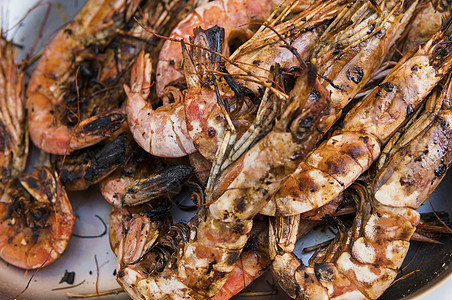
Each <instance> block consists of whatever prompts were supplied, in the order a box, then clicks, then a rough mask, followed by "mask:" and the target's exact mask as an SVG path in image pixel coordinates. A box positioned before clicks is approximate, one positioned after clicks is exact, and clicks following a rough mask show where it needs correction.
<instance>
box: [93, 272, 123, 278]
mask: <svg viewBox="0 0 452 300" xmlns="http://www.w3.org/2000/svg"><path fill="white" fill-rule="evenodd" d="M89 273H90V274H89V275H91V274H92V272H91V271H89ZM124 275H126V274H125V273H124V270H120V271H119V272H118V278H122V277H124Z"/></svg>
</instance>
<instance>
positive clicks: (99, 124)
mask: <svg viewBox="0 0 452 300" xmlns="http://www.w3.org/2000/svg"><path fill="white" fill-rule="evenodd" d="M128 2H130V3H129V4H127V5H126V4H125V3H124V1H122V0H91V1H88V2H87V3H86V4H85V6H84V7H83V8H82V9H81V10H80V11H79V13H78V14H77V15H76V17H75V18H74V20H72V21H71V22H69V24H68V25H66V26H65V28H63V29H61V30H60V31H59V32H58V33H57V35H56V36H55V38H54V39H53V40H52V42H51V43H50V44H49V45H48V46H47V47H46V48H45V49H44V53H43V55H42V57H41V58H40V60H39V62H38V64H37V66H36V69H35V70H34V72H33V74H32V77H31V79H30V82H29V86H28V90H27V101H26V105H27V109H28V112H29V118H28V124H29V127H30V137H31V139H32V141H33V143H34V144H35V145H36V146H37V147H38V148H41V149H43V150H45V151H47V152H50V153H54V154H69V153H70V152H71V151H73V150H76V149H81V148H85V147H87V146H90V145H93V144H95V143H97V142H99V141H100V140H102V139H104V138H105V136H108V135H109V134H111V133H112V132H114V131H116V130H117V129H119V128H120V127H121V125H122V123H123V122H124V120H125V117H126V116H125V115H124V113H123V112H121V111H120V110H119V109H118V108H119V107H118V106H116V107H111V106H109V105H108V103H109V101H112V99H111V98H109V97H108V93H109V92H110V90H108V89H107V90H106V92H104V93H101V94H102V96H107V98H106V100H105V99H103V101H100V102H103V103H102V104H101V107H102V108H99V107H98V105H99V104H92V102H91V101H88V102H87V104H85V105H84V102H85V101H83V100H84V99H79V97H88V98H89V97H91V96H93V95H84V94H83V91H84V90H85V86H86V88H87V89H88V92H89V93H94V92H93V91H92V90H91V89H90V87H91V86H92V85H93V84H94V83H93V82H97V80H101V79H106V78H98V76H102V75H106V76H108V75H109V74H97V72H99V71H98V70H92V68H91V67H92V66H96V65H97V64H99V63H101V62H99V61H97V60H98V59H99V58H101V57H102V56H97V57H93V56H92V55H90V53H89V49H90V47H89V46H91V45H92V44H96V46H98V47H101V46H105V45H106V44H107V43H108V42H109V41H110V40H111V39H112V35H113V33H114V32H115V29H116V28H118V27H119V26H120V24H123V22H124V20H127V19H130V17H131V16H132V15H133V13H134V10H135V9H137V6H136V1H128ZM84 51H87V52H85V53H84ZM102 63H104V62H102ZM113 66H114V64H113ZM77 70H79V71H77ZM85 70H86V72H85ZM79 72H80V74H81V75H83V78H82V79H83V80H82V79H79V78H77V75H78V73H79ZM107 73H108V72H107ZM107 78H108V77H107ZM85 79H86V80H85ZM79 80H80V81H81V82H79ZM74 83H75V84H74ZM72 84H74V87H72V86H71V85H72ZM72 92H75V96H74V95H73V94H72ZM80 92H82V94H81V96H80V94H79V93H80ZM119 94H120V93H119ZM115 96H118V95H115ZM72 98H74V99H72ZM85 100H86V99H85ZM89 100H91V99H89ZM107 100H108V101H107ZM113 102H114V101H113ZM110 103H112V102H110ZM65 105H67V106H69V107H70V108H69V110H67V107H65ZM80 105H81V107H80ZM86 105H88V106H86ZM85 106H86V107H85ZM80 109H82V110H80ZM98 109H99V110H100V111H99V110H98ZM85 110H88V111H87V112H85ZM81 118H83V119H81Z"/></svg>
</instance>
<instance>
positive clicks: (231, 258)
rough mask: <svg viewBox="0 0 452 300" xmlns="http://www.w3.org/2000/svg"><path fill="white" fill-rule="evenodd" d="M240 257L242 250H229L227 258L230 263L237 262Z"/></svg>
mask: <svg viewBox="0 0 452 300" xmlns="http://www.w3.org/2000/svg"><path fill="white" fill-rule="evenodd" d="M239 257H240V251H231V252H229V255H228V258H227V260H226V261H227V263H228V265H230V266H232V265H233V264H235V263H236V262H237V260H238V259H239Z"/></svg>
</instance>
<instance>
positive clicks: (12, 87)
mask: <svg viewBox="0 0 452 300" xmlns="http://www.w3.org/2000/svg"><path fill="white" fill-rule="evenodd" d="M14 59H15V51H14V46H13V45H12V44H11V43H10V42H8V41H6V39H4V37H3V35H1V36H0V101H1V102H0V137H1V142H0V174H1V178H0V199H1V201H6V202H8V199H3V198H2V197H3V195H4V194H5V191H6V190H8V187H9V185H10V184H11V183H12V181H13V180H14V179H15V178H16V177H17V176H18V175H19V174H20V173H21V172H22V171H23V170H24V169H25V164H26V162H27V156H28V130H27V126H26V113H25V107H24V83H23V77H24V73H22V72H20V71H19V68H18V67H17V66H16V65H15V63H14ZM5 197H8V196H7V195H6V196H5Z"/></svg>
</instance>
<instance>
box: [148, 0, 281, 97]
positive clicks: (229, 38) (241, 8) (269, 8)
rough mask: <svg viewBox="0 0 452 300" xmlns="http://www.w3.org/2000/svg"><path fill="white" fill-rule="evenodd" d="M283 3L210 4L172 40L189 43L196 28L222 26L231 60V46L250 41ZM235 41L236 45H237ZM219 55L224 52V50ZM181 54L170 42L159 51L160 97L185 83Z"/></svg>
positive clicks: (228, 0)
mask: <svg viewBox="0 0 452 300" xmlns="http://www.w3.org/2000/svg"><path fill="white" fill-rule="evenodd" d="M280 2H282V1H279V0H272V1H256V0H225V1H219V0H215V1H211V2H208V3H205V4H204V5H201V6H199V7H198V8H196V9H195V10H194V11H193V12H192V13H191V14H189V15H188V16H187V17H186V18H185V19H184V20H182V21H181V22H180V23H179V24H178V25H177V26H176V27H175V28H174V29H173V30H172V32H171V34H170V37H171V38H173V39H176V40H181V39H182V40H188V38H189V36H191V35H192V34H193V29H194V28H197V27H202V28H209V27H212V26H215V25H217V26H219V27H222V28H224V30H225V43H224V45H223V50H224V55H225V56H229V48H230V46H232V47H234V45H231V43H232V44H234V43H237V42H239V41H238V39H241V40H242V41H243V40H247V39H249V38H250V37H251V36H252V35H253V34H254V32H253V28H254V29H255V28H258V27H259V25H260V24H261V23H263V22H264V21H265V20H266V19H267V18H268V17H269V16H270V14H271V13H272V12H273V10H274V9H275V8H276V7H277V6H278V4H279V3H280ZM234 40H235V41H234ZM219 52H222V51H221V50H220V51H219ZM181 62H182V52H181V50H180V45H179V44H177V43H174V42H171V41H167V42H165V44H163V46H162V50H161V51H160V55H159V58H158V64H157V69H156V73H157V77H156V90H157V96H158V97H164V96H165V87H166V86H168V85H169V84H170V83H172V82H176V81H181V80H182V81H183V80H184V70H183V69H182V68H181Z"/></svg>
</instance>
